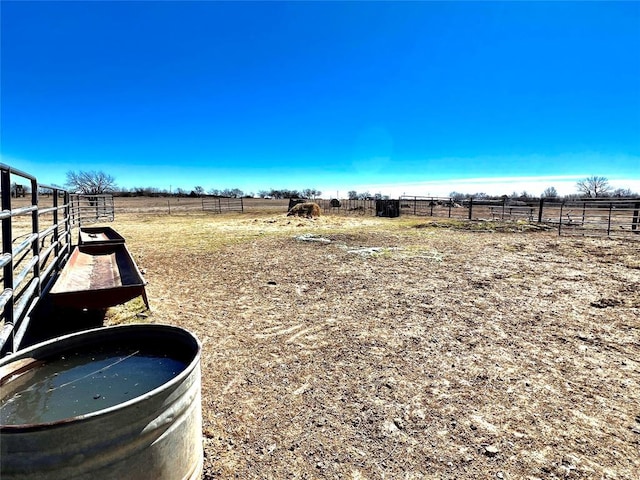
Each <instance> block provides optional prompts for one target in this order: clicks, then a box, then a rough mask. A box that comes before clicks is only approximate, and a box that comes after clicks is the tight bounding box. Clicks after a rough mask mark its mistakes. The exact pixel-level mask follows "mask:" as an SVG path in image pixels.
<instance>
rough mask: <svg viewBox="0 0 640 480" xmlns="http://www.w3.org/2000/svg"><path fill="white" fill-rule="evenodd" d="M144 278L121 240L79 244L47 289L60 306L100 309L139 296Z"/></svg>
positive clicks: (145, 298)
mask: <svg viewBox="0 0 640 480" xmlns="http://www.w3.org/2000/svg"><path fill="white" fill-rule="evenodd" d="M145 285H146V281H145V280H144V278H143V277H142V274H141V273H140V270H139V269H138V266H137V265H136V263H135V261H134V260H133V258H132V257H131V254H130V253H129V250H127V247H126V245H125V244H124V243H108V244H97V245H87V244H85V245H79V246H77V247H76V248H75V249H74V250H73V253H72V254H71V257H70V258H69V261H68V262H67V264H66V265H65V267H64V268H63V270H62V273H61V274H60V277H59V278H58V280H57V281H56V283H55V285H54V286H53V288H52V289H51V291H50V292H49V295H50V297H51V299H52V301H53V303H54V304H55V305H58V306H61V307H72V308H86V309H102V308H108V307H112V306H114V305H119V304H122V303H125V302H128V301H129V300H132V299H134V298H136V297H139V296H142V298H143V300H144V303H145V306H146V307H147V308H149V301H148V299H147V293H146V290H145Z"/></svg>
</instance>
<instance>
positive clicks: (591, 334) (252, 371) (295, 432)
mask: <svg viewBox="0 0 640 480" xmlns="http://www.w3.org/2000/svg"><path fill="white" fill-rule="evenodd" d="M116 208H117V207H116ZM131 212H132V213H119V212H118V211H117V214H116V222H115V223H114V224H113V225H112V226H113V227H114V228H116V229H117V230H118V232H120V233H121V234H122V235H123V236H124V237H125V238H126V239H127V244H128V245H129V249H130V251H131V252H132V254H133V255H134V257H135V259H136V261H137V262H138V265H139V266H140V268H141V269H143V270H144V272H145V274H146V278H147V280H148V281H149V286H148V294H149V297H150V303H151V308H152V312H151V313H150V314H149V316H148V317H146V314H142V315H139V312H141V311H142V309H143V307H142V302H140V301H134V302H130V303H129V304H127V305H124V306H121V307H118V308H115V309H112V310H110V311H109V315H108V322H109V323H112V324H113V323H121V322H132V321H148V322H158V323H170V324H173V325H179V326H182V327H185V328H188V329H190V330H191V331H193V332H194V333H195V334H196V335H197V336H198V337H199V338H200V340H201V341H202V343H203V353H202V372H203V378H202V388H203V417H204V418H203V420H204V445H205V472H204V478H243V479H244V478H349V479H361V478H469V479H471V478H474V479H475V478H617V479H633V478H638V472H639V471H640V460H639V459H640V396H639V395H638V392H639V391H640V334H639V327H640V320H639V317H640V315H639V312H640V260H639V257H638V245H637V242H627V243H624V242H621V241H614V240H607V239H576V238H565V237H557V235H556V234H555V233H552V232H544V231H540V232H522V231H519V230H522V228H521V227H519V226H518V224H514V225H512V226H511V227H510V229H511V230H515V231H514V232H496V231H495V230H496V228H499V227H498V226H497V225H498V224H494V227H493V228H488V229H487V228H486V225H482V226H481V227H478V228H482V230H481V231H475V230H467V231H465V230H462V229H460V227H461V226H462V225H463V224H453V223H447V222H444V223H443V222H440V223H438V224H436V226H433V225H424V221H423V220H407V219H404V218H403V219H395V220H389V219H377V218H368V217H359V218H341V217H320V218H319V219H316V220H307V219H298V218H295V219H293V218H291V217H289V218H287V217H286V216H285V213H284V212H283V213H281V214H274V213H268V212H267V213H251V214H244V215H222V216H213V215H204V214H190V215H188V216H187V215H184V216H180V215H177V216H176V215H172V216H167V215H164V214H160V213H156V214H155V215H150V214H149V212H143V213H133V212H134V211H133V210H131ZM420 224H421V225H420ZM476 225H477V224H476ZM416 226H421V227H422V228H416ZM443 226H444V227H448V228H440V227H443ZM474 228H475V227H474ZM302 234H313V235H317V236H320V237H322V238H325V239H328V240H330V243H327V242H322V241H303V240H301V239H299V237H300V235H302ZM308 238H309V237H307V239H308ZM312 238H313V237H312ZM316 240H317V237H316Z"/></svg>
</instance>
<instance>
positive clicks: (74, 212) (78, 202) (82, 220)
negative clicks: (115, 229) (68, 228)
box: [70, 193, 115, 226]
mask: <svg viewBox="0 0 640 480" xmlns="http://www.w3.org/2000/svg"><path fill="white" fill-rule="evenodd" d="M70 205H71V224H72V225H73V226H76V225H77V226H82V225H88V224H91V223H96V222H105V221H106V222H113V220H114V218H115V209H114V206H113V195H112V194H100V195H88V194H76V193H74V194H71V195H70Z"/></svg>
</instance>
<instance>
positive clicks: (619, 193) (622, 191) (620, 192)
mask: <svg viewBox="0 0 640 480" xmlns="http://www.w3.org/2000/svg"><path fill="white" fill-rule="evenodd" d="M611 196H612V197H629V198H630V197H637V196H638V194H637V193H636V192H634V191H632V190H631V189H630V188H616V189H615V190H614V191H613V192H611Z"/></svg>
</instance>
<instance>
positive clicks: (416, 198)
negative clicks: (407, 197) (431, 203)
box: [413, 197, 418, 215]
mask: <svg viewBox="0 0 640 480" xmlns="http://www.w3.org/2000/svg"><path fill="white" fill-rule="evenodd" d="M417 211H418V197H413V214H414V215H417V213H416V212H417Z"/></svg>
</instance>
